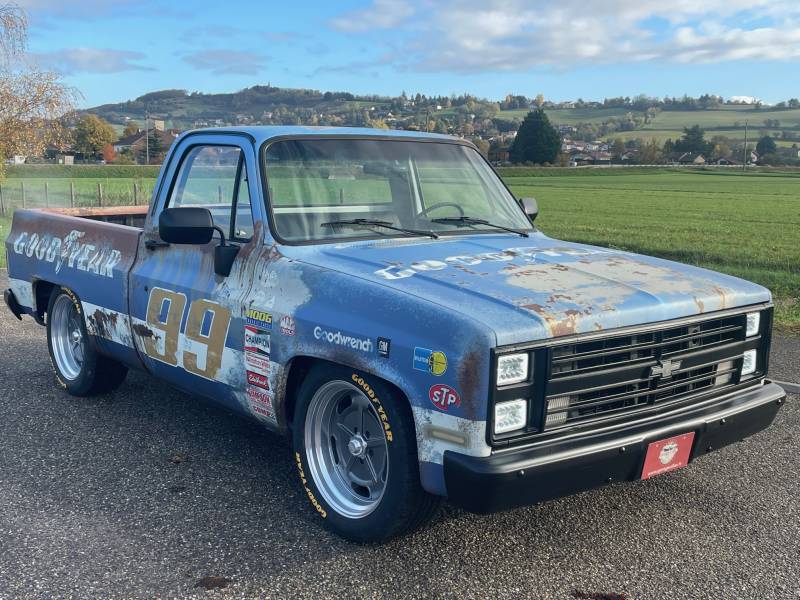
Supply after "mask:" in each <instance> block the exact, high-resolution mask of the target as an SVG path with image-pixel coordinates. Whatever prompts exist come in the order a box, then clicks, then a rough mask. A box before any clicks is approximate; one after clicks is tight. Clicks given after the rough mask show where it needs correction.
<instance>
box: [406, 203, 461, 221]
mask: <svg viewBox="0 0 800 600" xmlns="http://www.w3.org/2000/svg"><path fill="white" fill-rule="evenodd" d="M445 206H452V207H453V208H455V209H456V210H457V211H458V213H459V214H458V216H459V217H463V216H464V214H465V213H464V209H463V208H461V207H460V206H459V205H458V204H456V203H455V202H437V203H436V204H431V205H430V206H429V207H428V208H423V209H422V210H421V211H420V212H418V213H417V218H419V217H427V216H428V213H429V212H431V211H432V210H436V209H437V208H442V207H445Z"/></svg>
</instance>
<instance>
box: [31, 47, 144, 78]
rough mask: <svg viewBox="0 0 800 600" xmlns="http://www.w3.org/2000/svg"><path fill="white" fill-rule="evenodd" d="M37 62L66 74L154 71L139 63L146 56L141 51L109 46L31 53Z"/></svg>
mask: <svg viewBox="0 0 800 600" xmlns="http://www.w3.org/2000/svg"><path fill="white" fill-rule="evenodd" d="M31 57H32V58H33V59H34V60H36V61H37V62H39V63H41V64H43V65H46V66H48V67H50V68H52V69H55V70H57V71H60V72H62V73H64V74H65V75H73V74H75V73H106V74H107V73H121V72H123V71H153V70H154V69H153V68H152V67H148V66H146V65H142V64H139V61H141V60H143V59H145V58H146V56H145V55H144V54H142V53H141V52H133V51H130V50H111V49H109V48H63V49H61V50H54V51H53V52H42V53H38V54H31Z"/></svg>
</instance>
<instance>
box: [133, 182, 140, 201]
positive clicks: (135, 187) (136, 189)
mask: <svg viewBox="0 0 800 600" xmlns="http://www.w3.org/2000/svg"><path fill="white" fill-rule="evenodd" d="M137 204H139V184H138V183H136V182H135V181H134V182H133V205H134V206H136V205H137Z"/></svg>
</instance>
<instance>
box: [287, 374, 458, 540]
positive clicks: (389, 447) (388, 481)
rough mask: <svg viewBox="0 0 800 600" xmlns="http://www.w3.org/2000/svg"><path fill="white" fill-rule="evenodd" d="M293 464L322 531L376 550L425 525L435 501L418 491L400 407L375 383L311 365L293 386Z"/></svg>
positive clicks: (404, 405)
mask: <svg viewBox="0 0 800 600" xmlns="http://www.w3.org/2000/svg"><path fill="white" fill-rule="evenodd" d="M293 445H294V451H295V462H296V464H297V468H298V471H299V475H300V480H301V483H302V485H303V488H304V491H305V493H306V495H307V496H308V498H309V500H310V501H311V504H312V506H313V507H314V509H315V510H316V512H317V514H319V515H320V517H322V518H323V520H324V523H325V525H326V527H328V529H330V530H331V531H333V532H334V533H336V534H338V535H340V536H342V537H344V538H346V539H348V540H351V541H354V542H358V543H372V542H382V541H385V540H387V539H389V538H392V537H395V536H397V535H401V534H403V533H406V532H409V531H411V530H414V529H416V528H418V527H421V526H422V525H423V524H425V523H426V522H427V521H428V520H429V519H430V518H431V517H432V516H433V515H434V514H435V512H436V510H437V509H438V508H439V506H440V505H441V502H442V499H441V498H439V497H438V496H434V495H432V494H429V493H427V492H426V491H425V490H423V489H422V486H421V484H420V479H419V463H418V460H417V447H416V434H415V429H414V422H413V419H412V417H411V411H410V410H409V407H408V401H407V400H406V399H405V398H403V397H402V396H401V395H400V394H398V393H397V392H395V391H394V390H393V389H392V388H391V387H390V386H388V385H387V384H385V383H384V382H382V381H381V380H380V379H378V378H376V377H373V376H371V375H367V374H365V373H362V372H360V371H356V370H354V369H348V368H344V367H340V366H337V365H330V364H319V365H317V366H315V367H314V368H312V369H311V371H310V372H309V373H308V375H307V376H306V377H305V380H304V381H303V384H302V385H301V386H300V390H299V393H298V399H297V406H296V409H295V416H294V429H293Z"/></svg>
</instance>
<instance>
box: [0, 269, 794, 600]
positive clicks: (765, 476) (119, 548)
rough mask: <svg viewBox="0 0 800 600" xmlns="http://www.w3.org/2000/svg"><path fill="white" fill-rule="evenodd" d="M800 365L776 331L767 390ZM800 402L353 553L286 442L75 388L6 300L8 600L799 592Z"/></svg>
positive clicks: (221, 421)
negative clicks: (585, 484) (600, 477)
mask: <svg viewBox="0 0 800 600" xmlns="http://www.w3.org/2000/svg"><path fill="white" fill-rule="evenodd" d="M4 283H5V276H4V274H1V273H0V284H4ZM0 287H2V286H1V285H0ZM799 361H800V342H798V340H797V339H793V338H786V339H784V338H778V339H776V341H775V344H774V353H773V358H772V366H773V369H774V374H775V376H776V378H778V375H779V374H780V377H779V378H781V379H784V380H790V381H797V380H798V377H797V374H798V365H800V362H799ZM798 401H800V397H797V396H792V397H790V398H789V402H787V404H786V406H785V407H784V409H783V410H782V411H781V413H780V414H779V416H778V418H777V420H776V422H775V424H774V425H773V426H772V428H770V429H768V430H767V431H765V432H763V433H761V434H759V435H757V436H754V437H752V438H750V439H748V440H746V441H744V442H742V443H740V444H736V445H734V446H730V447H728V448H725V449H723V450H720V451H718V452H715V453H713V454H711V455H708V456H706V457H703V458H702V459H700V460H698V461H696V462H694V463H693V464H692V465H690V466H689V467H688V468H686V469H682V470H680V471H677V472H674V473H671V474H667V475H663V476H660V477H656V478H654V479H651V480H648V481H641V482H635V483H630V484H621V485H614V486H611V487H608V488H604V489H602V490H596V491H592V492H587V493H583V494H579V495H577V496H573V497H570V498H565V499H561V500H557V501H552V502H547V503H545V504H541V505H538V506H532V507H528V508H523V509H518V510H513V511H509V512H505V513H501V514H496V515H491V516H475V515H471V514H468V513H465V512H462V511H460V510H457V509H454V508H451V507H446V508H445V510H444V511H443V512H442V514H441V515H440V516H439V517H437V519H436V520H435V521H434V522H433V523H432V524H431V525H430V526H429V527H428V528H426V529H425V530H423V531H420V532H418V533H415V534H413V535H410V536H408V537H405V538H402V539H398V540H395V541H392V542H390V543H388V544H386V545H383V546H357V545H353V544H350V543H347V542H344V541H342V540H340V539H338V538H336V537H335V536H333V535H331V534H329V533H327V532H326V531H325V530H323V529H322V528H321V527H320V524H319V520H318V517H317V516H316V513H315V511H314V510H313V508H312V507H311V506H310V504H309V502H308V500H307V498H306V497H305V495H304V493H303V492H302V491H301V489H300V486H299V484H298V481H297V475H296V472H295V469H294V467H293V465H292V460H291V452H290V449H289V446H288V443H287V442H286V441H284V440H283V439H281V438H278V437H276V436H274V435H272V434H269V433H267V432H265V431H263V430H262V429H260V428H259V426H258V425H256V424H254V423H252V422H249V421H246V420H244V419H242V418H239V417H237V416H235V415H233V414H231V413H229V412H227V411H225V410H222V409H219V408H217V407H215V406H213V405H211V404H209V403H207V402H205V401H203V400H199V399H197V398H193V397H191V396H188V395H186V394H183V393H181V392H178V391H175V390H173V389H170V388H168V387H166V386H165V385H163V384H161V383H159V382H158V381H155V380H153V379H152V378H150V377H148V376H146V375H144V374H140V373H132V374H131V375H130V376H129V378H128V380H127V381H126V383H125V384H124V385H123V386H122V388H121V389H120V390H118V391H117V392H115V393H113V394H109V395H106V396H100V397H96V398H91V399H77V398H72V397H70V396H67V395H66V394H65V393H64V392H62V391H61V390H60V389H59V388H58V387H57V386H56V385H55V382H54V379H53V376H52V373H51V370H50V365H49V361H48V358H47V345H46V342H45V337H44V330H43V329H42V328H40V327H39V326H37V325H36V324H34V323H33V321H31V320H30V319H26V320H25V321H24V322H22V323H20V322H19V321H16V320H15V319H14V318H13V317H12V316H11V315H10V313H8V312H7V311H6V310H5V308H4V307H2V310H0V410H1V411H2V414H0V598H1V599H3V600H5V599H11V598H48V599H50V598H193V597H197V598H287V597H292V598H328V597H331V598H334V597H335V598H361V599H365V598H397V597H405V598H545V599H566V600H571V599H574V598H599V599H603V598H620V597H624V598H627V599H661V598H663V599H670V600H675V599H713V600H720V599H734V598H736V599H739V598H758V599H768V598H782V599H783V598H800V503H798V501H797V498H798V497H800V459H798V456H800V437H798V435H797V431H798V429H800V403H799V402H798ZM214 578H216V579H214ZM201 582H203V583H205V584H206V586H208V585H211V586H213V585H224V586H225V587H220V588H216V589H211V590H207V589H206V588H205V587H197V586H198V584H200V583H201Z"/></svg>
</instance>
